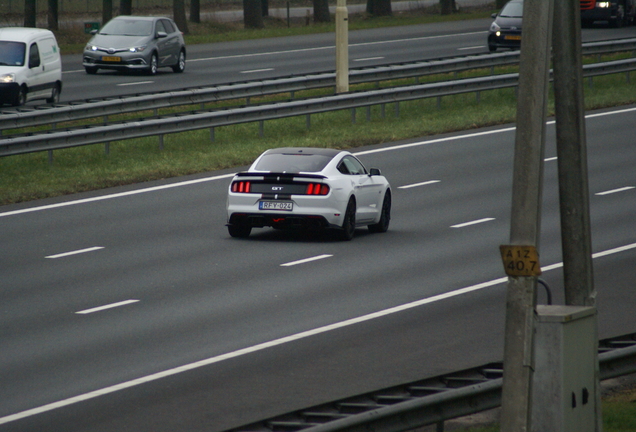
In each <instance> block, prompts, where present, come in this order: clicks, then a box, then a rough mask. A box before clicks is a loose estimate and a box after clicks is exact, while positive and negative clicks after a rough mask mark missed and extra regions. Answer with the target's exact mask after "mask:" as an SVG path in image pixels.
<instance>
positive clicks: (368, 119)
mask: <svg viewBox="0 0 636 432" xmlns="http://www.w3.org/2000/svg"><path fill="white" fill-rule="evenodd" d="M367 121H368V122H370V121H371V105H369V106H368V107H367Z"/></svg>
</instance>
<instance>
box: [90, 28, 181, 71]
mask: <svg viewBox="0 0 636 432" xmlns="http://www.w3.org/2000/svg"><path fill="white" fill-rule="evenodd" d="M92 33H93V37H92V38H91V40H90V41H88V44H87V45H86V47H85V48H84V58H83V62H82V64H83V66H84V69H85V70H86V73H88V74H94V73H96V72H97V71H98V70H99V69H111V70H141V71H144V72H146V73H148V74H150V75H154V74H156V73H157V69H158V68H160V67H171V68H172V70H173V71H175V72H183V71H184V69H185V61H186V47H185V42H184V40H183V34H182V33H181V32H180V31H179V29H178V28H177V25H176V24H175V23H174V21H172V20H171V19H170V18H165V17H140V16H118V17H116V18H113V19H112V20H110V21H108V23H106V25H105V26H104V27H103V28H102V29H101V30H100V31H99V32H97V31H93V32H92Z"/></svg>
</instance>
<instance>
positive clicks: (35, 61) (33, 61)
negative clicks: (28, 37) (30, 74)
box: [29, 43, 40, 69]
mask: <svg viewBox="0 0 636 432" xmlns="http://www.w3.org/2000/svg"><path fill="white" fill-rule="evenodd" d="M38 66H40V50H39V49H38V44H36V43H32V44H31V48H30V49H29V69H31V68H34V67H38Z"/></svg>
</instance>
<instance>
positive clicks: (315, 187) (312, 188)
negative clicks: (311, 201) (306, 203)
mask: <svg viewBox="0 0 636 432" xmlns="http://www.w3.org/2000/svg"><path fill="white" fill-rule="evenodd" d="M306 193H307V195H327V194H328V193H329V186H328V185H326V184H322V183H309V184H308V185H307V192H306Z"/></svg>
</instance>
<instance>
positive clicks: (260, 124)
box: [258, 120, 265, 138]
mask: <svg viewBox="0 0 636 432" xmlns="http://www.w3.org/2000/svg"><path fill="white" fill-rule="evenodd" d="M264 129H265V121H263V120H261V121H259V122H258V136H260V137H261V138H263V136H264V135H265V131H264Z"/></svg>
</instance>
